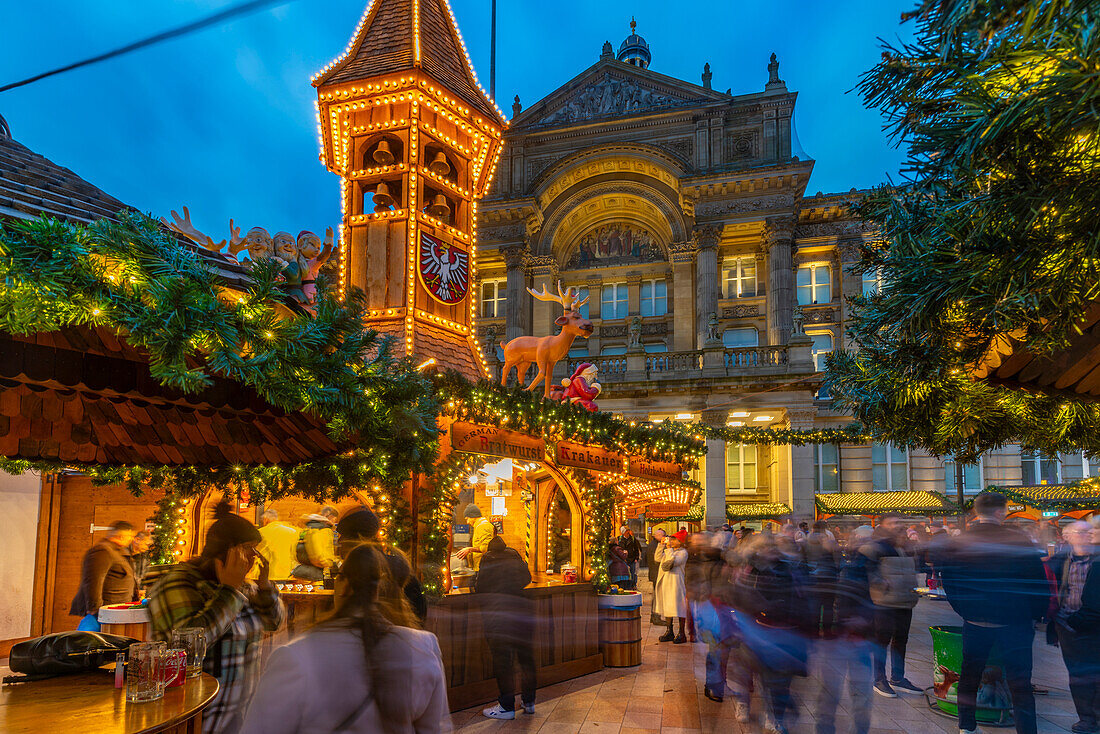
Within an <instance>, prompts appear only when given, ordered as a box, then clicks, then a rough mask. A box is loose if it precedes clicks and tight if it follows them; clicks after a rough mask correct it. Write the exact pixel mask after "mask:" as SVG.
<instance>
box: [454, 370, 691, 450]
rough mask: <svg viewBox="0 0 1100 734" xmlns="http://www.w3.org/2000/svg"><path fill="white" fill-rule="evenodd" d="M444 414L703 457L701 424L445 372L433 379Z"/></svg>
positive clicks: (548, 435)
mask: <svg viewBox="0 0 1100 734" xmlns="http://www.w3.org/2000/svg"><path fill="white" fill-rule="evenodd" d="M436 389H437V391H438V392H437V394H438V396H439V400H440V402H441V403H442V406H443V414H444V415H447V416H451V417H453V418H456V419H458V420H467V421H472V422H475V423H484V424H489V425H496V426H500V427H501V428H507V429H510V430H514V431H519V432H521V433H526V434H529V435H532V436H537V437H542V438H544V439H546V440H547V441H557V440H560V439H566V440H569V441H576V442H578V443H583V444H588V445H594V446H602V447H603V448H606V449H608V450H609V451H616V452H625V453H628V454H633V455H641V456H646V457H649V458H652V459H655V460H658V461H673V462H679V463H683V464H685V465H687V466H689V467H690V466H694V465H695V463H696V462H697V461H698V460H699V458H700V457H702V456H704V455H706V453H707V447H706V443H705V442H704V441H703V436H702V434H701V433H700V431H698V430H696V429H698V428H700V426H696V425H684V424H681V423H676V422H674V421H664V422H662V423H659V424H653V423H648V422H645V421H642V422H640V423H639V422H635V421H624V420H622V419H621V418H616V417H615V416H614V415H612V414H611V413H600V412H595V413H592V412H589V411H587V410H585V409H584V408H581V407H580V406H577V405H573V404H571V403H567V402H558V401H552V400H544V399H543V397H542V395H540V394H537V393H534V392H531V391H528V390H523V389H522V388H505V387H502V386H500V385H497V384H495V383H491V382H486V381H482V382H479V383H477V384H471V383H469V382H467V381H466V380H464V379H463V378H462V377H461V376H459V375H457V374H455V373H450V374H447V375H443V376H440V377H437V378H436Z"/></svg>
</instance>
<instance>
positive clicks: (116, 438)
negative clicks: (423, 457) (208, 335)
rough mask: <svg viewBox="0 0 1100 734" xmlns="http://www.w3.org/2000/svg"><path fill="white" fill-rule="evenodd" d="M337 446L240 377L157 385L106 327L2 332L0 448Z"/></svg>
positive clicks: (174, 458) (105, 456)
mask: <svg viewBox="0 0 1100 734" xmlns="http://www.w3.org/2000/svg"><path fill="white" fill-rule="evenodd" d="M339 449H340V447H339V446H337V445H336V444H335V443H333V441H332V440H331V439H330V438H329V437H328V435H327V434H326V432H325V428H324V423H323V422H321V421H318V420H316V419H314V418H312V417H310V416H309V415H308V414H305V413H288V412H286V411H284V410H282V409H280V408H277V407H274V406H272V405H270V404H268V403H267V402H265V401H264V400H263V399H262V398H261V397H260V396H259V395H257V394H256V393H255V391H253V390H251V389H250V388H248V387H246V386H244V385H241V384H239V383H236V382H233V381H230V380H227V379H221V378H214V380H213V384H212V385H211V386H210V387H208V388H207V389H205V390H202V391H201V392H197V393H191V394H188V393H183V392H181V391H178V390H174V389H172V388H168V387H165V386H163V385H161V384H160V383H159V382H158V381H157V380H156V379H154V378H153V377H152V376H151V374H150V372H149V365H148V360H147V358H146V356H145V355H144V354H143V353H142V352H141V351H139V350H137V349H135V348H134V347H132V346H131V345H129V344H128V343H127V342H126V341H125V340H124V339H122V338H120V337H119V336H117V335H116V334H114V333H112V332H111V331H110V330H108V329H104V328H96V329H90V328H84V327H78V328H68V329H64V330H62V331H55V332H48V333H40V334H35V335H33V336H26V337H23V336H12V335H10V334H6V333H4V332H0V456H4V457H6V458H9V459H24V460H28V461H37V460H54V461H72V462H88V463H96V464H159V465H168V466H172V465H197V466H212V465H219V464H238V463H240V464H291V463H299V462H303V461H308V460H310V459H315V458H319V457H321V456H327V455H332V454H333V453H336V452H337V451H338V450H339Z"/></svg>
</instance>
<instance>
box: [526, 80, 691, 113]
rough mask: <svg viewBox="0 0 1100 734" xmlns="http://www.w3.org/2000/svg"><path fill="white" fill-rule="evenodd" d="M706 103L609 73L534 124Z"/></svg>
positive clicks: (554, 104)
mask: <svg viewBox="0 0 1100 734" xmlns="http://www.w3.org/2000/svg"><path fill="white" fill-rule="evenodd" d="M684 91H685V92H689V91H690V90H684ZM707 101H709V100H708V99H706V98H703V97H696V96H695V95H690V96H687V95H685V96H680V95H677V94H675V93H674V92H673V91H672V90H670V89H665V88H662V86H661V85H658V84H655V83H647V82H646V81H643V80H641V79H634V78H631V77H626V76H620V75H618V74H612V73H611V72H610V71H606V72H605V73H604V75H603V76H602V77H599V78H596V79H593V80H592V81H590V82H588V83H587V84H584V85H582V86H580V87H578V88H576V89H574V90H572V91H570V92H568V93H566V94H565V95H563V96H562V97H560V98H559V99H557V100H555V101H553V102H552V103H551V105H550V106H549V107H548V108H547V109H546V111H545V112H544V113H543V114H542V115H541V116H540V117H538V118H537V119H536V121H534V123H533V124H534V125H535V126H542V125H562V124H568V123H572V122H585V121H588V120H597V119H603V118H613V117H624V116H628V115H634V114H640V113H644V112H651V111H654V110H662V109H671V108H675V107H690V106H693V105H698V104H702V103H705V102H707Z"/></svg>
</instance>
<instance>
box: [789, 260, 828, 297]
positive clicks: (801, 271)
mask: <svg viewBox="0 0 1100 734" xmlns="http://www.w3.org/2000/svg"><path fill="white" fill-rule="evenodd" d="M796 285H797V289H798V303H799V305H801V306H812V305H813V304H815V303H829V302H830V301H832V300H833V292H832V268H830V267H829V266H828V265H820V264H817V263H812V264H809V265H800V266H799V267H798V275H797V280H796Z"/></svg>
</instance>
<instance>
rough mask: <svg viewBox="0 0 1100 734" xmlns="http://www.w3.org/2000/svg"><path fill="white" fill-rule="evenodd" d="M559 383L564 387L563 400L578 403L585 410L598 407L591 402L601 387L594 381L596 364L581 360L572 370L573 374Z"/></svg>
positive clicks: (594, 409)
mask: <svg viewBox="0 0 1100 734" xmlns="http://www.w3.org/2000/svg"><path fill="white" fill-rule="evenodd" d="M561 384H562V387H564V388H565V391H564V392H563V394H562V399H563V400H568V401H569V402H571V403H579V404H580V405H581V406H583V407H584V408H585V410H590V411H593V412H594V411H596V410H598V409H599V408H598V406H597V405H596V403H594V402H593V401H594V400H595V399H596V396H597V395H599V394H600V391H601V390H602V389H603V388H602V387H600V383H598V382H596V365H594V364H589V363H588V362H582V363H581V364H579V365H577V369H575V370H574V371H573V376H572V377H570V378H569V379H568V380H562V381H561Z"/></svg>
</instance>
